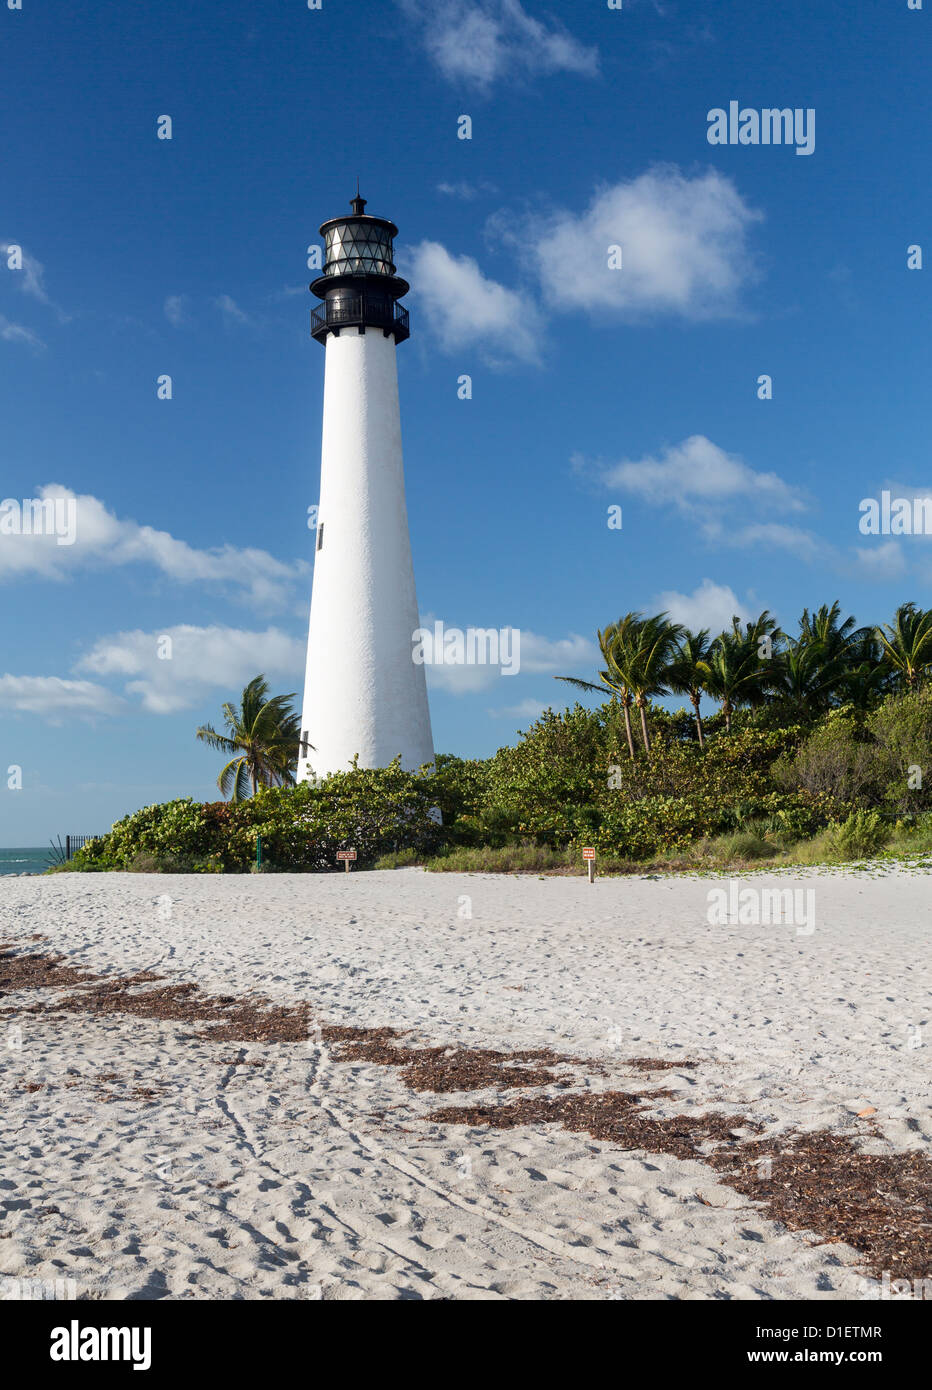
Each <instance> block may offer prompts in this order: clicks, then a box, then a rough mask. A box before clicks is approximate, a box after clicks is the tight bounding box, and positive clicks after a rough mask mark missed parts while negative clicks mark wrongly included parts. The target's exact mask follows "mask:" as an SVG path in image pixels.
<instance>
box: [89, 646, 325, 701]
mask: <svg viewBox="0 0 932 1390" xmlns="http://www.w3.org/2000/svg"><path fill="white" fill-rule="evenodd" d="M166 639H167V642H166ZM166 653H168V655H166ZM303 668H304V642H303V641H300V640H298V639H297V638H295V637H290V636H289V635H288V634H287V633H285V632H282V631H280V630H279V629H278V628H275V627H270V628H267V629H266V630H265V631H264V632H249V631H246V630H244V629H242V628H232V627H194V626H191V625H188V624H181V625H178V626H174V627H166V628H163V629H161V630H159V631H152V632H143V631H140V630H139V629H136V630H135V631H132V632H119V633H116V634H114V635H113V636H110V637H101V638H99V639H98V640H97V641H96V642H95V643H94V646H93V647H92V649H91V650H90V651H89V652H88V653H87V654H86V655H85V656H84V657H82V658H81V660H80V661H79V662H78V663H77V665H76V667H75V670H77V671H87V672H89V673H90V674H92V675H96V676H111V677H116V678H119V679H121V680H123V681H125V691H126V694H127V695H128V696H132V697H134V698H136V699H137V700H138V701H139V702H140V703H141V705H142V708H143V709H145V710H147V711H148V712H149V713H151V714H176V713H177V712H178V711H180V710H185V709H191V708H193V707H195V706H197V705H198V704H201V703H202V702H203V701H204V700H205V699H206V698H207V697H208V696H210V695H211V694H212V693H213V692H214V691H223V692H224V693H225V695H226V694H227V693H228V692H230V691H235V690H238V689H241V688H242V687H243V686H244V685H246V683H247V682H248V681H250V680H252V678H253V676H255V675H256V674H258V672H260V671H261V672H263V673H264V674H265V675H267V676H269V677H270V678H271V679H275V680H279V679H284V680H285V681H286V682H290V683H291V684H290V686H289V688H290V689H293V690H294V691H295V692H299V691H300V684H299V680H300V678H301V677H302V675H303Z"/></svg>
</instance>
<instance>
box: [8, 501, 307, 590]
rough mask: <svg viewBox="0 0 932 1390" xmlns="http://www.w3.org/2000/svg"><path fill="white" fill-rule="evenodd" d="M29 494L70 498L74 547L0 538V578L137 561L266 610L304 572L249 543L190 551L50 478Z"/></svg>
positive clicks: (55, 575) (52, 575)
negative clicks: (225, 589) (219, 586)
mask: <svg viewBox="0 0 932 1390" xmlns="http://www.w3.org/2000/svg"><path fill="white" fill-rule="evenodd" d="M37 496H38V497H39V498H42V499H50V498H63V499H72V500H73V502H74V507H75V521H76V525H75V540H74V544H72V545H60V544H59V543H58V539H57V537H56V536H55V535H54V534H42V535H0V581H2V580H3V579H10V578H18V577H20V576H23V575H29V574H34V575H41V576H42V577H44V578H47V579H63V578H65V577H66V576H68V575H69V574H71V573H73V572H74V571H75V570H79V569H84V568H104V567H109V566H117V565H130V564H145V565H153V566H154V567H155V568H156V569H158V570H159V571H161V573H162V574H164V575H166V576H167V577H169V578H170V579H174V580H176V581H177V582H178V583H182V584H192V583H204V582H216V583H223V584H226V585H230V586H232V587H234V588H236V589H240V590H242V591H243V592H244V594H245V596H246V598H247V599H248V600H249V601H250V602H251V603H253V604H255V605H256V606H257V607H260V608H266V609H269V610H272V609H275V608H282V607H284V606H285V605H286V604H287V603H289V602H291V600H292V597H293V594H292V590H293V585H294V583H295V581H296V580H298V579H301V578H303V577H305V576H306V575H308V574H309V573H310V566H309V565H308V564H307V563H306V562H304V561H302V560H298V561H296V562H294V563H293V564H290V565H288V564H283V563H282V561H280V560H276V559H275V558H274V556H272V555H270V554H269V553H268V552H267V551H265V550H258V549H255V548H253V547H246V548H239V547H237V546H234V545H224V546H218V547H215V548H213V549H211V550H197V549H195V548H194V547H193V546H190V545H188V544H187V542H186V541H181V540H176V539H175V537H174V536H171V535H169V533H168V532H167V531H156V530H155V529H154V528H153V527H151V526H140V525H139V524H138V522H135V521H121V520H119V518H117V517H116V516H114V515H113V513H112V512H110V511H108V510H107V508H106V506H105V505H104V503H103V502H101V501H99V500H98V499H97V498H96V497H91V496H86V495H77V494H75V493H74V492H72V491H71V490H70V489H69V488H65V487H62V486H61V485H60V484H58V483H49V484H48V485H47V486H45V487H41V488H39V489H38V493H37Z"/></svg>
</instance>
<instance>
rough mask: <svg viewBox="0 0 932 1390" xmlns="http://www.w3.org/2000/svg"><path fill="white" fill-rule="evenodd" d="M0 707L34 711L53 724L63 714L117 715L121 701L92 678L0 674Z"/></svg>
mask: <svg viewBox="0 0 932 1390" xmlns="http://www.w3.org/2000/svg"><path fill="white" fill-rule="evenodd" d="M0 709H5V710H11V711H16V712H20V713H24V714H38V715H41V716H43V717H44V718H46V719H49V720H51V721H52V722H53V723H60V722H61V721H62V719H63V718H65V717H69V718H71V717H86V718H93V717H95V716H99V715H112V714H119V713H120V712H121V711H122V710H123V709H124V704H123V701H122V700H121V699H120V698H119V696H117V695H114V694H113V693H112V692H111V691H109V690H107V689H106V688H105V687H104V686H102V685H95V684H94V682H93V681H81V680H77V681H74V680H64V679H62V678H61V677H60V676H10V675H6V676H0Z"/></svg>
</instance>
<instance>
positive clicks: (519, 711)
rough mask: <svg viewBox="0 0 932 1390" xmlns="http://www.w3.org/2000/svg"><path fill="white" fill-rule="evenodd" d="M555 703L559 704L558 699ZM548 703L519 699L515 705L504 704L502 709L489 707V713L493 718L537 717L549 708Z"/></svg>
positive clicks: (550, 706)
mask: <svg viewBox="0 0 932 1390" xmlns="http://www.w3.org/2000/svg"><path fill="white" fill-rule="evenodd" d="M556 703H558V704H559V701H557V702H556ZM552 705H553V702H551V704H550V705H545V704H543V703H542V702H541V701H540V700H521V701H520V702H519V703H518V704H516V705H506V707H505V708H504V709H490V710H489V714H490V715H491V716H492V718H493V719H539V718H540V716H541V715H542V714H543V712H544V710H545V709H551V708H552Z"/></svg>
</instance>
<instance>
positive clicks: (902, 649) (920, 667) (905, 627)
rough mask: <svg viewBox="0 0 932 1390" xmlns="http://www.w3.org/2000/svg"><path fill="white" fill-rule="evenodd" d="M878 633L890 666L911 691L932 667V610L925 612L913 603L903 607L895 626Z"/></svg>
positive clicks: (893, 623)
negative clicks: (931, 666)
mask: <svg viewBox="0 0 932 1390" xmlns="http://www.w3.org/2000/svg"><path fill="white" fill-rule="evenodd" d="M876 633H877V640H878V642H879V643H880V645H881V648H882V650H883V655H884V659H885V660H886V662H887V664H888V666H889V667H890V668H891V669H892V670H893V671H896V672H898V673H899V675H900V678H901V679H902V680H904V681H905V682H906V687H907V689H908V690H912V689H913V687H914V686H915V684H916V682H917V681H918V680H919V679H920V677H921V676H922V675H923V674H924V672H925V671H926V669H927V667H928V666H929V664H930V663H932V609H930V610H929V611H924V610H923V609H921V608H917V607H916V605H915V604H914V603H904V604H901V605H900V607H899V608H898V609H897V610H896V612H895V613H894V615H893V622H892V623H891V624H885V625H884V626H883V627H878V628H877V629H876Z"/></svg>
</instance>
